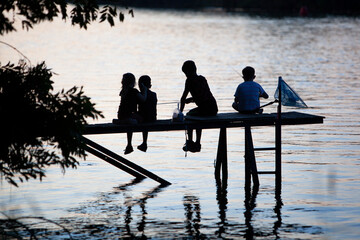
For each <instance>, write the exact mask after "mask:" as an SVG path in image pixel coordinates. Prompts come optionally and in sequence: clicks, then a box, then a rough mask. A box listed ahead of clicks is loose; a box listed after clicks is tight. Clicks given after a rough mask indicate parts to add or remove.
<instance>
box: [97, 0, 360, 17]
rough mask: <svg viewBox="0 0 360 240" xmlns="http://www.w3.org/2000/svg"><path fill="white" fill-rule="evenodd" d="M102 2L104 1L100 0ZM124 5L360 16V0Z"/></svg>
mask: <svg viewBox="0 0 360 240" xmlns="http://www.w3.org/2000/svg"><path fill="white" fill-rule="evenodd" d="M104 2H106V1H104ZM125 3H126V4H127V6H129V7H135V8H150V9H172V10H189V9H192V10H198V11H206V12H212V11H213V12H230V13H246V14H255V15H268V16H299V15H300V16H324V15H345V16H360V1H358V0H342V1H339V0H332V1H326V2H319V1H306V0H303V1H295V2H294V1H288V0H278V1H276V2H275V3H274V2H273V1H268V0H245V1H236V0H171V1H165V0H127V1H125Z"/></svg>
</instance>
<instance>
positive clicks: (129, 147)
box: [124, 146, 134, 155]
mask: <svg viewBox="0 0 360 240" xmlns="http://www.w3.org/2000/svg"><path fill="white" fill-rule="evenodd" d="M133 151H134V149H133V147H132V146H126V148H125V150H124V154H125V155H126V154H129V153H132V152H133Z"/></svg>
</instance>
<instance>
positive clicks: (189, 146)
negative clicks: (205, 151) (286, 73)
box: [183, 140, 195, 152]
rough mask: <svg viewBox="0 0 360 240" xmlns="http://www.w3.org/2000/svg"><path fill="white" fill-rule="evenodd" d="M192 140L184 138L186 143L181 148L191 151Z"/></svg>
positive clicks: (192, 146)
mask: <svg viewBox="0 0 360 240" xmlns="http://www.w3.org/2000/svg"><path fill="white" fill-rule="evenodd" d="M194 144H195V143H194V142H193V141H190V140H186V143H185V144H184V147H183V150H184V152H187V151H190V152H192V150H193V148H194Z"/></svg>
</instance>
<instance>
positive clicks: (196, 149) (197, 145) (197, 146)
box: [190, 142, 201, 153]
mask: <svg viewBox="0 0 360 240" xmlns="http://www.w3.org/2000/svg"><path fill="white" fill-rule="evenodd" d="M190 151H191V152H194V153H195V152H200V151H201V144H200V143H197V142H195V143H194V145H193V147H192V149H191V150H190Z"/></svg>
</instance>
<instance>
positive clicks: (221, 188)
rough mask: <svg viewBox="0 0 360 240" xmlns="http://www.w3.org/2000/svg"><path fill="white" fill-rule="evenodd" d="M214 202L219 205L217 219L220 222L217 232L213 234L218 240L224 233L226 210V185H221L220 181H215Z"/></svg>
mask: <svg viewBox="0 0 360 240" xmlns="http://www.w3.org/2000/svg"><path fill="white" fill-rule="evenodd" d="M216 200H217V202H218V205H219V218H220V222H219V223H218V225H219V230H217V231H216V232H215V234H216V236H217V237H218V238H222V234H224V233H225V230H226V225H227V219H226V210H227V203H228V200H227V184H222V183H221V180H216Z"/></svg>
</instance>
